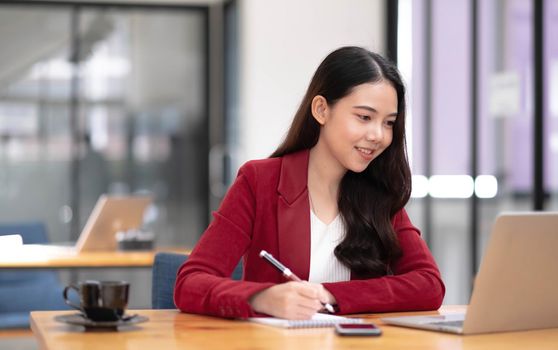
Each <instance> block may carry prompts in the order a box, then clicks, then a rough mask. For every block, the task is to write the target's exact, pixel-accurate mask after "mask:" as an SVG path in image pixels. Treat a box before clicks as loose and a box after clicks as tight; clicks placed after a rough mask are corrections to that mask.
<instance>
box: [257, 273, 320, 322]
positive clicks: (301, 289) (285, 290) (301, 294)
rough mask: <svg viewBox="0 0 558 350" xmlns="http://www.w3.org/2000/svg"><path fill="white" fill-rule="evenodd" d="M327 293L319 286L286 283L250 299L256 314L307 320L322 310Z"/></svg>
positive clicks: (265, 290)
mask: <svg viewBox="0 0 558 350" xmlns="http://www.w3.org/2000/svg"><path fill="white" fill-rule="evenodd" d="M327 298H328V295H327V292H326V290H325V288H324V287H323V286H322V285H321V284H317V283H310V282H287V283H281V284H276V285H274V286H272V287H269V288H266V289H264V290H262V291H260V292H258V293H256V294H254V295H253V296H252V297H251V298H250V305H251V306H252V308H253V309H254V310H255V311H256V312H260V313H264V314H267V315H270V316H275V317H279V318H286V319H290V320H307V319H310V318H311V317H312V316H313V315H314V314H315V313H316V312H318V311H320V310H321V309H322V308H323V305H322V303H326V302H327Z"/></svg>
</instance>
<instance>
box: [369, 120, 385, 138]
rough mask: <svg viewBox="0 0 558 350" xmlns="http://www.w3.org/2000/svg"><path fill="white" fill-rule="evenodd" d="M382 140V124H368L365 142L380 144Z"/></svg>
mask: <svg viewBox="0 0 558 350" xmlns="http://www.w3.org/2000/svg"><path fill="white" fill-rule="evenodd" d="M383 138H384V128H383V125H382V123H369V124H368V128H367V130H366V140H367V141H371V142H380V141H381V140H382V139H383Z"/></svg>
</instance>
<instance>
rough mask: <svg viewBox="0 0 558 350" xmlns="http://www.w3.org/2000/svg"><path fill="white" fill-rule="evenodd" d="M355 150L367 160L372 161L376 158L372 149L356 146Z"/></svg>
mask: <svg viewBox="0 0 558 350" xmlns="http://www.w3.org/2000/svg"><path fill="white" fill-rule="evenodd" d="M355 149H356V150H357V151H358V153H359V154H360V155H361V156H362V157H363V158H364V159H366V160H372V158H374V150H373V149H372V148H366V147H357V146H355Z"/></svg>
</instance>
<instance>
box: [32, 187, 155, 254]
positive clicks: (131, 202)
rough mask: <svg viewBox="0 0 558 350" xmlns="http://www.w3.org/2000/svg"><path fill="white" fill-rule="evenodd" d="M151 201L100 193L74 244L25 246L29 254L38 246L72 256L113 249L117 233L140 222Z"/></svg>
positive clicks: (47, 250) (137, 226) (145, 198)
mask: <svg viewBox="0 0 558 350" xmlns="http://www.w3.org/2000/svg"><path fill="white" fill-rule="evenodd" d="M151 202H152V198H151V197H150V196H143V195H142V196H136V195H134V196H114V195H101V196H100V197H99V199H98V200H97V203H96V204H95V207H94V208H93V211H92V212H91V214H90V215H89V218H88V219H87V222H86V223H85V226H84V227H83V230H82V231H81V234H80V235H79V238H78V240H77V242H76V243H75V245H73V246H72V245H61V244H59V243H58V244H52V245H50V244H49V245H39V246H37V245H33V244H30V245H24V246H23V247H24V249H26V251H27V252H28V253H32V252H33V251H34V250H36V249H37V248H39V249H40V252H41V253H42V254H44V253H47V254H48V253H52V254H69V255H74V254H77V253H81V252H86V251H114V250H116V247H117V245H118V244H117V242H116V232H118V231H123V230H128V229H137V228H140V227H141V226H142V224H143V214H144V212H145V209H146V208H147V207H148V206H149V204H150V203H151Z"/></svg>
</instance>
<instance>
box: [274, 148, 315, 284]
mask: <svg viewBox="0 0 558 350" xmlns="http://www.w3.org/2000/svg"><path fill="white" fill-rule="evenodd" d="M309 155H310V152H309V150H303V151H300V152H296V153H291V154H288V155H286V156H283V159H282V163H281V171H280V175H279V184H278V186H277V192H278V202H277V232H278V236H279V237H278V248H279V260H280V261H282V262H283V263H284V264H285V266H287V267H288V268H290V269H291V271H292V272H293V273H295V274H296V275H297V276H298V277H300V278H301V279H303V280H308V276H309V272H310V244H311V243H310V203H309V200H308V186H307V185H308V158H309Z"/></svg>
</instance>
